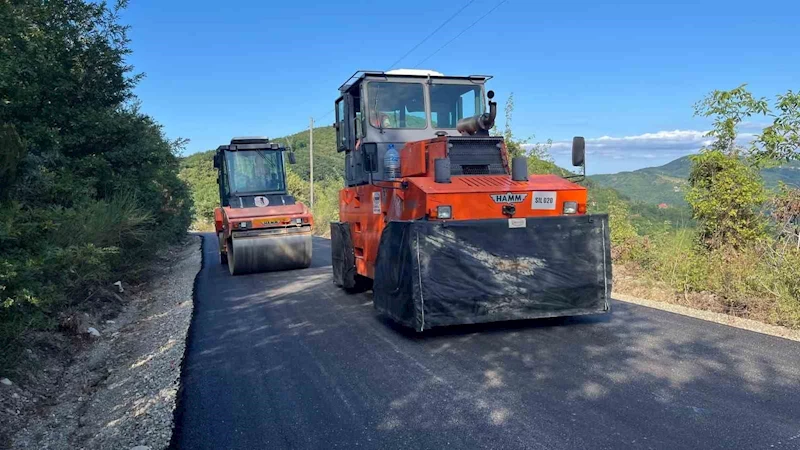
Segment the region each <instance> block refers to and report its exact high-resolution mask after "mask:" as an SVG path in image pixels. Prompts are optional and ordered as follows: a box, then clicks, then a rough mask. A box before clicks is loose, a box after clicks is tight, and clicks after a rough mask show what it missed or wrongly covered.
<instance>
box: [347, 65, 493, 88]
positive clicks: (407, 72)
mask: <svg viewBox="0 0 800 450" xmlns="http://www.w3.org/2000/svg"><path fill="white" fill-rule="evenodd" d="M389 77H403V78H424V79H427V78H443V79H447V80H473V81H475V80H478V81H488V80H490V79H491V78H492V76H491V75H467V76H459V75H444V74H443V73H441V72H436V71H433V70H426V69H395V70H389V71H383V70H357V71H355V73H353V74H352V75H350V78H348V79H347V81H345V82H344V83H343V84H342V85H341V86H339V91H340V92H346V91H348V90H350V88H351V87H353V86H355V85H356V84H358V83H360V82H361V81H363V80H364V79H366V78H378V79H380V78H389Z"/></svg>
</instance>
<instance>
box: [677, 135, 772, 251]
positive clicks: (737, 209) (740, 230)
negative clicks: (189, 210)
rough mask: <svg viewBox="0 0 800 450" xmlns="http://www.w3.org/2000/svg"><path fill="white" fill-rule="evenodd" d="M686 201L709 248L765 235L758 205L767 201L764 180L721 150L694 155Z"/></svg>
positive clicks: (736, 243)
mask: <svg viewBox="0 0 800 450" xmlns="http://www.w3.org/2000/svg"><path fill="white" fill-rule="evenodd" d="M691 160H692V171H691V173H690V175H689V184H690V189H689V192H688V193H687V194H686V201H687V202H689V205H690V206H691V208H692V212H693V214H694V218H695V219H696V220H697V221H698V223H699V225H700V237H701V241H702V243H703V244H704V245H705V246H706V247H707V248H712V249H714V248H721V247H726V246H732V247H734V248H738V247H741V246H742V245H744V244H746V243H749V242H754V241H756V240H758V239H759V238H761V237H763V236H764V220H763V217H762V216H761V215H760V213H759V210H758V209H759V207H760V206H761V204H762V203H763V202H764V200H766V193H765V190H764V185H763V182H762V180H761V178H760V176H759V175H758V172H756V171H755V170H754V169H753V168H752V167H750V166H748V165H747V164H745V163H744V162H742V160H741V159H739V158H736V157H734V156H731V155H726V154H724V153H723V152H721V151H720V150H706V151H703V152H701V153H700V154H698V155H694V156H692V157H691Z"/></svg>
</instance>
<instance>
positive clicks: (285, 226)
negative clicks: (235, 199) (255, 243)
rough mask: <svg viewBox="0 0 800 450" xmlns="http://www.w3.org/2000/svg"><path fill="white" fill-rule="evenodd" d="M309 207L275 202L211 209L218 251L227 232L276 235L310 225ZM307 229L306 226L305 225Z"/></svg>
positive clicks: (311, 221) (229, 233)
mask: <svg viewBox="0 0 800 450" xmlns="http://www.w3.org/2000/svg"><path fill="white" fill-rule="evenodd" d="M313 225H314V218H313V217H312V216H311V210H309V209H308V207H306V206H305V205H304V204H302V203H300V202H298V203H295V204H294V205H276V206H263V207H253V208H231V207H227V206H226V207H218V208H215V209H214V228H215V229H216V231H217V234H218V235H219V236H220V246H221V248H220V250H221V251H225V250H227V249H226V248H225V245H227V242H228V239H229V238H230V237H231V233H232V232H234V231H237V232H243V231H247V232H259V231H263V232H269V233H272V234H280V233H281V232H282V231H290V230H292V229H294V228H298V227H303V226H305V227H312V226H313ZM309 229H310V228H309Z"/></svg>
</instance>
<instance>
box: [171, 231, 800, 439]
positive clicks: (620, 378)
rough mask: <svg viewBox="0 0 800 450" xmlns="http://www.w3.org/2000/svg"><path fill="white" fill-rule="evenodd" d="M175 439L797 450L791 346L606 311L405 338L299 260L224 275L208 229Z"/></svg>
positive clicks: (798, 402)
mask: <svg viewBox="0 0 800 450" xmlns="http://www.w3.org/2000/svg"><path fill="white" fill-rule="evenodd" d="M203 248H204V250H203V251H204V261H203V269H202V271H201V272H200V274H199V275H198V280H197V283H196V292H195V296H196V299H195V311H194V317H193V319H192V325H191V328H190V331H189V340H188V346H187V350H186V358H185V361H184V366H183V375H182V380H181V382H182V389H181V391H180V393H179V399H178V403H179V408H178V412H177V414H176V427H175V435H174V436H173V447H177V448H186V449H204V448H213V449H283V448H319V449H333V448H345V449H351V448H375V449H391V448H409V449H410V448H413V449H444V448H496V449H514V448H531V449H551V448H552V449H577V448H590V449H599V448H608V449H617V448H642V449H646V448H657V449H678V448H690V449H712V448H719V449H732V448H741V449H770V448H800V344H798V343H796V342H792V341H788V340H783V339H780V338H775V337H770V336H764V335H760V334H756V333H752V332H748V331H744V330H740V329H736V328H730V327H727V326H724V325H718V324H714V323H709V322H704V321H701V320H697V319H692V318H688V317H684V316H680V315H675V314H672V313H668V312H663V311H658V310H653V309H648V308H645V307H641V306H635V305H631V304H626V303H622V302H614V303H613V305H612V308H613V312H612V313H611V314H607V315H603V316H591V317H581V318H567V319H554V320H534V321H523V322H511V323H500V324H490V325H481V326H461V327H454V328H444V329H438V330H437V329H434V330H432V332H426V333H425V334H421V335H420V334H417V333H415V332H413V331H409V330H405V329H402V328H399V327H397V326H395V325H393V324H392V323H391V322H389V321H388V319H385V318H383V317H381V316H380V315H379V314H377V313H376V311H375V310H374V309H373V307H372V301H371V296H370V295H371V294H370V293H366V294H356V295H349V294H345V293H343V292H342V291H340V290H339V289H338V288H336V287H335V286H334V285H333V283H332V281H331V268H330V245H329V242H328V241H326V240H324V239H315V242H314V263H313V266H312V268H310V269H306V270H299V271H289V272H273V273H264V274H255V275H246V276H237V277H231V276H230V275H229V274H228V272H227V269H226V268H225V267H224V266H221V265H220V264H219V260H218V256H217V252H216V249H217V246H216V237H215V236H214V235H211V234H208V235H204V246H203Z"/></svg>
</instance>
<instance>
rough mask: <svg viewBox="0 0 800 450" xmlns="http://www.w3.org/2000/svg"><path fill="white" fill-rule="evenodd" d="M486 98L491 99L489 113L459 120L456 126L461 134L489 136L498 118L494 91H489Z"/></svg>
mask: <svg viewBox="0 0 800 450" xmlns="http://www.w3.org/2000/svg"><path fill="white" fill-rule="evenodd" d="M486 96H487V97H489V112H488V113H483V114H480V115H477V116H472V117H465V118H463V119H461V120H459V121H458V123H457V124H456V129H457V130H458V132H459V133H461V134H466V135H473V134H480V135H484V136H488V135H489V130H491V129H492V127H493V126H494V120H495V118H496V117H497V102H494V101H492V99H493V98H494V91H489V92H488V93H487V94H486Z"/></svg>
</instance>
